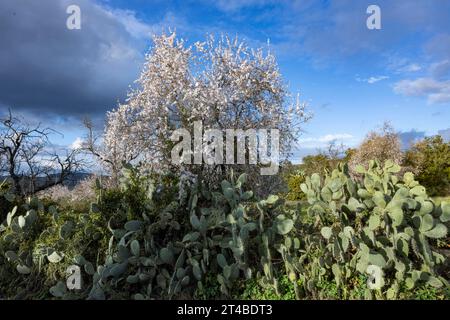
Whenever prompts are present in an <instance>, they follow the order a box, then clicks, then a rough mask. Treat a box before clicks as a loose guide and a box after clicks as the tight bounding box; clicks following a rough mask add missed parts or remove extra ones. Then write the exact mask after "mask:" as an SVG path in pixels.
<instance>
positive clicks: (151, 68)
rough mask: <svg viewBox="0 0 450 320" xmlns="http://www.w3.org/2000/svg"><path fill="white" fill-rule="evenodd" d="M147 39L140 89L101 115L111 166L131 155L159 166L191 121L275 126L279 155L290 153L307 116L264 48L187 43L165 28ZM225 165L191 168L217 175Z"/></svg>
mask: <svg viewBox="0 0 450 320" xmlns="http://www.w3.org/2000/svg"><path fill="white" fill-rule="evenodd" d="M153 42H154V46H153V48H152V50H151V51H150V53H149V54H148V55H147V57H146V63H145V65H144V68H143V71H142V73H141V75H140V77H139V79H138V80H137V81H136V82H137V83H138V85H139V86H138V88H137V89H135V90H133V91H131V92H130V93H129V97H128V99H127V103H126V104H124V105H120V106H119V107H118V108H117V109H115V110H114V111H112V112H109V113H108V115H107V125H106V130H105V134H104V144H105V150H108V151H109V152H110V153H109V157H110V158H114V162H115V163H120V162H121V161H129V160H130V159H132V160H134V161H135V162H137V161H140V162H141V163H144V164H145V165H146V166H150V167H152V168H157V169H158V168H167V167H169V166H171V165H173V164H171V162H170V160H171V157H170V152H171V149H172V147H173V145H174V143H173V142H172V141H171V140H170V137H171V134H172V132H173V130H174V129H176V128H180V127H181V128H186V129H187V130H190V131H191V132H192V130H193V123H194V122H195V121H201V122H202V124H203V128H205V129H206V128H211V129H219V130H225V129H241V130H247V129H278V130H279V133H280V153H281V156H282V157H287V156H289V154H290V151H291V146H292V143H293V141H294V140H295V139H296V137H297V135H298V133H299V130H300V124H301V123H302V122H304V121H305V120H307V115H306V113H305V106H304V105H303V104H301V103H300V102H299V100H298V98H297V99H296V100H295V101H294V99H291V96H290V95H289V93H288V92H287V90H286V87H285V84H284V83H283V79H282V77H281V74H280V72H279V70H278V66H277V63H276V60H275V57H274V56H273V55H272V54H271V53H270V52H268V53H265V52H264V50H262V49H257V50H252V49H250V48H248V47H247V46H246V45H245V43H243V42H240V41H238V39H234V40H231V39H229V38H228V37H221V38H220V39H218V40H217V39H215V38H214V37H212V36H210V37H208V38H207V40H206V41H205V42H197V43H195V44H194V45H192V46H188V45H187V44H186V42H185V41H183V40H182V39H179V40H178V39H176V35H175V33H170V34H168V35H166V34H163V35H161V36H155V37H154V39H153ZM226 168H228V166H223V165H221V166H213V167H208V168H206V166H201V169H198V168H197V169H195V168H193V167H191V168H190V171H196V170H202V171H205V170H207V171H211V170H212V172H214V173H215V174H216V173H217V172H218V170H221V171H222V173H223V170H224V169H225V170H226ZM240 168H243V167H242V166H241V167H240ZM245 170H246V169H245Z"/></svg>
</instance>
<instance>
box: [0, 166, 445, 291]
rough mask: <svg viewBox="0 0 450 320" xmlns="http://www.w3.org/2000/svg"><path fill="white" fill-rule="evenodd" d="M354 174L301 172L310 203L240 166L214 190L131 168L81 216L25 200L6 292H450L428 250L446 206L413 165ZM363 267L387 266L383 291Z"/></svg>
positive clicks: (10, 245)
mask: <svg viewBox="0 0 450 320" xmlns="http://www.w3.org/2000/svg"><path fill="white" fill-rule="evenodd" d="M356 169H357V170H358V172H359V173H360V174H361V175H362V180H361V181H360V180H354V179H352V178H351V177H350V175H349V173H348V169H347V167H346V166H344V165H339V167H338V169H335V170H333V171H332V172H330V173H327V174H326V175H325V177H324V178H321V177H320V176H319V175H318V174H313V175H312V176H310V177H309V176H308V177H305V182H304V183H302V184H301V186H300V187H301V190H302V191H303V192H304V193H305V195H306V198H307V201H308V205H307V206H306V207H299V206H297V207H291V206H288V205H285V204H284V202H283V200H281V199H280V198H278V197H277V196H269V197H267V198H265V199H262V200H259V199H256V198H255V196H254V195H253V192H252V191H248V190H246V189H245V185H246V182H247V175H246V174H242V175H240V176H239V177H235V176H234V174H231V175H230V176H229V179H227V180H224V181H222V183H221V184H220V189H219V190H218V191H211V190H210V189H209V188H208V187H206V186H205V184H204V183H203V182H202V181H201V180H200V179H198V177H197V178H196V177H194V176H190V175H189V174H187V173H186V174H183V175H182V176H181V177H180V179H178V178H175V177H174V176H173V175H171V174H163V175H155V174H153V173H149V174H144V173H142V172H141V171H140V170H138V169H137V168H135V167H132V166H129V165H124V167H123V173H122V175H121V176H122V177H123V178H122V179H121V181H120V185H119V186H118V188H109V189H107V188H105V187H104V186H102V184H101V183H100V181H98V180H97V182H96V199H95V201H94V202H92V203H91V204H90V206H89V210H88V211H87V212H76V211H74V210H71V209H70V208H69V207H67V206H64V207H62V208H59V207H58V206H56V205H54V204H50V203H46V202H42V201H40V200H39V199H37V198H28V199H27V200H26V201H25V202H24V203H20V204H17V205H14V207H13V209H11V210H10V211H8V212H7V214H6V219H5V221H4V223H3V224H2V225H1V226H0V288H1V291H0V295H1V296H2V297H3V296H4V297H6V298H16V299H48V298H52V297H55V298H62V299H180V298H185V299H193V298H196V299H217V298H242V299H363V298H364V299H373V298H377V299H448V283H447V279H446V276H445V275H446V272H447V271H446V270H445V269H442V266H443V262H444V259H445V258H444V257H443V256H442V255H441V254H440V253H439V252H438V251H437V250H436V249H434V248H435V246H436V240H441V239H444V238H445V237H446V236H447V227H448V221H449V218H450V203H448V202H447V201H445V200H444V201H442V202H441V204H440V205H436V204H435V203H434V202H433V201H432V199H430V198H429V197H428V196H427V194H426V191H425V188H423V187H422V186H421V185H419V183H418V182H417V181H415V180H414V177H413V176H412V174H410V173H405V174H404V176H403V180H400V179H398V178H397V175H396V174H397V172H398V170H399V169H400V168H399V166H398V165H396V164H394V163H393V162H392V161H388V162H386V163H385V164H384V166H381V165H380V164H379V163H378V162H375V161H371V162H370V164H369V167H368V169H365V168H364V167H362V166H359V167H357V168H356ZM5 195H6V193H5V192H4V193H3V194H2V197H3V198H4V197H5ZM6 197H7V198H8V199H9V200H10V201H13V200H15V199H13V198H9V197H8V196H6ZM6 201H8V200H6ZM77 207H82V206H77ZM305 210H306V211H307V216H306V217H305V214H304V211H305ZM71 265H76V266H78V267H80V268H81V270H82V280H83V286H82V289H81V290H69V289H68V288H67V287H66V285H65V281H66V277H67V275H66V270H67V268H68V267H69V266H71ZM370 265H374V266H378V267H379V268H381V271H382V274H383V275H382V277H381V278H380V279H381V287H380V288H379V289H375V290H370V289H369V288H368V285H369V283H370V281H369V280H371V277H372V275H371V274H370V273H368V271H370V268H368V267H369V266H370ZM11 279H14V280H13V281H12V282H11Z"/></svg>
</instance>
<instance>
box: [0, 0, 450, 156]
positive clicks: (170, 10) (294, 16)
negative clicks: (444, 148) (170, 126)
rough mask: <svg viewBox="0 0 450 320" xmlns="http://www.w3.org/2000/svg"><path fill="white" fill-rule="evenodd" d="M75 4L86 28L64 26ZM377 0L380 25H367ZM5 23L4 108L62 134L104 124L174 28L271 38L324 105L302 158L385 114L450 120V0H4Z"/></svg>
mask: <svg viewBox="0 0 450 320" xmlns="http://www.w3.org/2000/svg"><path fill="white" fill-rule="evenodd" d="M69 4H77V5H79V6H80V9H81V13H82V20H81V21H82V25H81V26H82V28H81V30H67V29H66V28H65V19H66V18H67V16H68V15H67V14H66V12H65V9H66V8H67V6H68V5H69ZM370 4H375V5H378V6H379V7H380V9H381V30H369V29H368V28H367V27H366V19H367V18H368V16H369V14H367V13H366V9H367V7H368V6H369V5H370ZM22 17H23V18H22ZM0 21H2V22H0V30H1V31H0V39H4V40H2V42H3V45H2V46H1V47H0V48H1V49H0V83H2V84H3V86H2V88H0V111H2V109H3V111H5V110H6V109H7V108H8V107H10V108H11V109H12V110H13V111H14V112H18V113H21V114H23V115H24V116H25V117H28V118H30V119H34V120H40V121H45V122H46V123H49V124H51V125H52V126H54V127H56V128H57V129H58V130H59V131H60V132H61V133H63V136H55V137H54V140H55V141H56V142H57V143H59V144H71V143H72V142H73V141H75V140H76V139H77V137H81V136H82V134H83V133H82V131H81V125H80V119H82V118H83V117H84V116H89V117H91V118H94V119H96V120H97V123H99V124H100V123H101V121H102V119H103V116H104V113H105V111H107V110H111V109H112V108H114V107H115V105H116V102H117V101H118V100H123V99H124V97H125V96H126V91H127V87H128V85H129V84H132V82H133V80H134V79H136V78H137V76H138V74H139V69H140V68H141V66H142V63H143V56H144V54H145V52H146V51H147V50H148V48H149V46H150V45H151V42H150V36H149V35H150V34H152V33H160V32H162V31H164V30H167V29H168V28H172V29H176V31H177V34H178V35H179V36H181V37H184V38H187V40H188V41H192V42H194V41H198V40H202V39H204V37H205V35H206V34H207V33H213V34H220V33H226V34H230V35H238V36H239V37H240V38H243V39H245V40H246V41H247V42H248V43H249V45H250V46H255V47H259V46H265V45H267V42H268V41H270V47H271V50H272V51H273V52H274V53H275V54H276V56H277V58H278V62H279V65H280V69H281V72H282V74H283V75H284V78H285V80H286V83H287V84H288V86H289V89H290V90H291V92H293V93H296V92H300V94H301V98H302V99H303V100H304V101H307V102H308V105H309V110H310V111H311V112H312V113H313V114H314V117H313V118H312V119H311V121H310V122H309V123H308V124H306V125H305V127H304V129H305V133H304V134H303V135H302V137H301V138H300V141H299V145H300V150H298V151H297V152H296V154H295V158H294V159H293V160H294V161H297V160H298V158H300V157H301V156H303V155H305V154H308V153H312V152H315V151H316V150H317V148H323V147H325V145H326V143H327V142H328V141H330V140H332V139H335V138H337V139H338V140H339V141H342V142H343V143H344V144H346V145H348V146H354V145H356V144H358V143H359V142H360V141H361V140H362V139H363V137H364V136H365V134H366V133H367V132H368V131H369V130H371V129H375V128H376V127H379V126H381V125H382V123H383V122H384V121H390V122H391V123H392V125H393V126H394V127H395V128H396V129H397V130H398V131H400V132H402V133H403V134H404V136H405V137H422V136H424V135H433V134H437V133H438V131H440V130H448V129H449V128H450V1H439V0H417V1H410V0H397V1H387V0H385V1H379V0H371V1H365V0H358V1H356V0H354V1H348V0H339V1H329V0H328V1H327V0H302V1H272V0H241V1H237V0H219V1H206V0H200V1H193V0H184V1H166V0H153V1H152V0H108V1H106V0H103V1H101V0H97V1H94V0H92V1H88V0H73V1H68V0H67V1H66V0H60V1H57V0H42V1H37V2H36V1H32V0H18V1H17V0H5V1H2V2H1V3H0ZM2 33H3V35H2ZM441 132H446V134H449V135H450V132H449V131H441Z"/></svg>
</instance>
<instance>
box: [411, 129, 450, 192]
mask: <svg viewBox="0 0 450 320" xmlns="http://www.w3.org/2000/svg"><path fill="white" fill-rule="evenodd" d="M404 165H405V166H410V167H413V168H415V169H416V171H417V173H416V178H417V180H418V181H419V182H420V184H422V185H423V186H424V187H426V188H427V191H428V194H429V195H430V196H446V195H449V194H450V142H444V140H443V139H442V137H441V136H434V137H429V138H425V139H424V140H422V141H419V142H417V143H416V144H415V145H414V146H413V147H412V148H411V150H409V151H407V152H406V155H405V161H404Z"/></svg>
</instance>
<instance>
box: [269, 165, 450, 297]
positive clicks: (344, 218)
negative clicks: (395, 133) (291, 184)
mask: <svg viewBox="0 0 450 320" xmlns="http://www.w3.org/2000/svg"><path fill="white" fill-rule="evenodd" d="M355 169H356V170H357V172H358V173H359V174H361V175H362V176H363V179H362V181H361V182H360V181H354V180H352V179H351V178H350V176H349V174H348V169H347V167H346V166H341V169H340V170H334V171H333V172H332V173H331V174H330V175H327V176H326V178H325V179H324V180H323V181H321V179H320V177H319V175H317V174H314V175H312V176H311V177H308V178H307V179H306V183H304V184H302V190H303V191H304V192H305V193H306V195H307V197H308V202H309V204H310V207H309V209H308V211H309V214H310V215H313V216H315V217H316V222H315V223H314V225H313V226H309V227H306V228H294V230H293V234H290V235H288V236H286V238H285V243H284V244H283V243H281V244H279V248H278V251H279V252H280V253H281V255H282V257H283V260H284V262H285V266H286V271H287V273H288V275H289V277H290V279H292V280H296V279H301V280H302V282H303V284H304V285H303V288H302V289H303V291H302V290H300V288H296V293H297V295H298V297H301V296H302V295H303V296H305V295H306V296H308V295H312V296H313V297H314V298H320V297H321V290H320V289H321V287H320V285H319V284H320V283H321V282H323V281H327V280H329V279H333V278H334V280H335V283H336V286H337V289H338V290H339V296H340V297H341V298H349V297H350V292H349V291H351V290H352V284H351V283H352V281H353V280H352V279H355V278H359V277H360V276H361V275H365V274H366V275H367V274H368V273H369V274H370V268H369V266H371V265H374V266H376V267H375V268H377V269H379V270H380V271H382V273H381V275H382V276H381V277H379V279H380V288H379V289H378V290H370V289H369V288H366V289H365V292H364V296H365V297H366V298H373V297H375V298H387V299H394V298H397V297H398V294H399V288H400V287H401V286H403V285H405V286H406V288H407V289H409V290H411V289H413V288H422V287H423V286H425V285H430V286H432V287H435V288H443V287H445V286H448V283H447V280H446V279H445V278H443V277H442V276H439V275H438V274H437V272H436V266H437V265H440V264H442V263H443V262H444V261H445V257H444V256H443V255H441V254H440V253H438V252H437V251H435V250H433V249H432V247H431V245H430V242H432V241H434V239H438V238H444V237H446V236H447V227H446V224H448V221H449V219H450V207H449V204H448V203H446V202H444V203H441V204H440V205H439V206H436V205H435V204H434V203H433V201H432V200H431V199H430V198H429V197H428V196H427V194H426V191H425V188H424V187H423V186H421V185H419V183H418V182H417V181H415V180H414V177H413V175H412V174H411V173H405V174H404V177H403V181H399V179H398V178H397V177H396V176H395V174H396V173H398V172H399V171H400V166H399V165H397V164H395V163H393V162H392V161H387V162H386V163H385V165H384V166H383V167H381V166H380V164H379V163H378V162H376V161H370V163H369V168H368V169H367V170H366V169H365V168H364V167H363V166H358V167H356V168H355ZM302 229H303V230H302ZM306 230H307V232H306V233H305V231H306ZM302 231H303V232H302ZM300 239H302V240H300ZM300 248H301V249H300ZM372 269H373V268H372Z"/></svg>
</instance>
